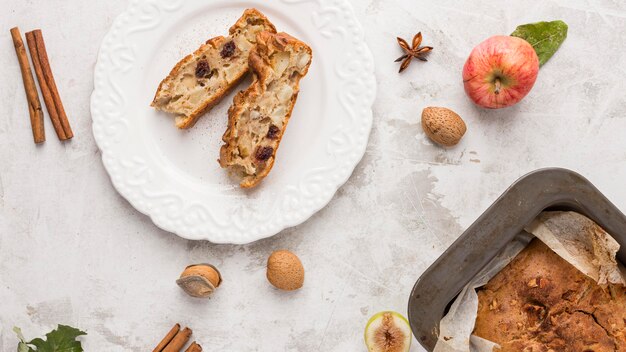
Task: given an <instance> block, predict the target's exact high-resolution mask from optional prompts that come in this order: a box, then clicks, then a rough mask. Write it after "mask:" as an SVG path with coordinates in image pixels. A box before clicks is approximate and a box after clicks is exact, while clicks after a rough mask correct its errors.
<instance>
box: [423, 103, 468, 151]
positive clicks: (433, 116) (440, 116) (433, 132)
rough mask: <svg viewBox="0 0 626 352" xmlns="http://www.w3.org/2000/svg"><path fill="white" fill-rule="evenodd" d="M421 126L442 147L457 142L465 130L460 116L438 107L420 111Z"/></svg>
mask: <svg viewBox="0 0 626 352" xmlns="http://www.w3.org/2000/svg"><path fill="white" fill-rule="evenodd" d="M422 128H423V129H424V132H425V133H426V135H427V136H428V138H430V139H431V140H432V141H433V142H435V143H437V144H439V145H442V146H444V147H451V146H453V145H456V144H457V143H459V141H460V140H461V138H462V137H463V135H464V134H465V131H467V127H466V126H465V122H464V121H463V119H462V118H461V116H459V115H458V114H457V113H456V112H454V111H452V110H450V109H447V108H440V107H427V108H425V109H424V110H423V111H422Z"/></svg>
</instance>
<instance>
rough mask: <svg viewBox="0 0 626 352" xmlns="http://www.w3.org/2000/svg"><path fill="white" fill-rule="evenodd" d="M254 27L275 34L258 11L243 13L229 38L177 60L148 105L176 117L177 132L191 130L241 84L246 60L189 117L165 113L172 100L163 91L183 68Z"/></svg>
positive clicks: (244, 74)
mask: <svg viewBox="0 0 626 352" xmlns="http://www.w3.org/2000/svg"><path fill="white" fill-rule="evenodd" d="M257 24H258V25H261V26H263V27H264V28H265V30H267V31H270V32H274V33H275V32H276V28H275V27H274V25H273V24H272V23H271V22H270V21H269V20H268V19H267V18H266V17H265V15H263V14H262V13H261V12H260V11H258V10H256V9H247V10H245V11H244V13H243V15H242V16H241V17H240V18H239V19H238V20H237V22H236V23H235V24H234V25H233V26H232V27H230V29H229V35H230V37H229V38H226V37H223V36H218V37H214V38H212V39H209V40H207V41H206V43H205V44H203V45H201V46H200V47H199V48H198V49H197V50H196V51H194V52H193V53H192V54H190V55H187V56H185V57H184V58H183V59H182V60H180V61H179V62H178V63H177V64H176V65H175V66H174V68H172V70H171V71H170V73H169V74H168V75H167V77H165V79H163V80H162V81H161V83H160V84H159V87H158V88H157V91H156V94H155V96H154V98H153V100H152V103H151V104H150V105H151V106H152V107H154V108H156V109H158V110H163V111H166V112H170V113H176V115H177V116H176V126H177V127H178V128H182V129H185V128H190V127H192V126H193V125H194V124H195V123H196V121H197V120H198V118H199V117H200V116H202V115H203V114H204V113H205V112H207V111H208V110H210V109H211V108H212V107H214V106H215V105H217V104H218V103H219V102H220V101H221V100H222V99H223V98H224V96H226V95H227V94H228V93H230V91H232V89H234V88H235V87H236V86H237V84H239V82H241V80H242V79H243V78H244V77H245V76H246V74H247V72H248V66H247V60H244V62H242V67H241V69H240V70H239V71H238V72H236V74H235V75H234V76H233V77H231V81H229V82H228V84H225V85H220V86H219V87H218V88H217V89H216V90H215V91H214V92H213V93H212V94H211V95H210V96H209V97H208V98H207V99H205V100H203V101H202V102H201V103H200V104H198V105H197V107H196V108H195V109H194V110H193V111H192V112H189V113H177V112H175V111H172V109H168V108H166V107H165V106H164V105H166V104H167V103H168V102H169V99H171V97H169V96H167V93H166V91H167V90H168V89H167V88H166V87H167V86H169V85H170V84H171V83H172V82H175V81H176V80H177V79H178V78H179V76H180V74H181V71H182V70H183V68H184V67H186V66H187V65H189V64H191V63H192V62H193V61H194V60H196V59H197V58H198V57H201V56H202V55H204V54H205V53H207V52H208V51H211V50H213V51H216V50H219V48H221V47H222V46H223V45H224V44H225V42H226V41H228V40H230V38H233V37H234V36H237V35H239V34H240V32H241V31H243V30H245V29H246V28H247V26H248V25H257ZM216 68H219V67H216Z"/></svg>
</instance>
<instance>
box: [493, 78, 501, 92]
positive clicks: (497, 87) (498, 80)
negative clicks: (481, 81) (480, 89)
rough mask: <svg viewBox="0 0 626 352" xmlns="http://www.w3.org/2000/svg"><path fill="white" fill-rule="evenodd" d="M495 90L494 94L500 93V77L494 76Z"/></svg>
mask: <svg viewBox="0 0 626 352" xmlns="http://www.w3.org/2000/svg"><path fill="white" fill-rule="evenodd" d="M495 83H496V90H495V91H494V93H495V94H500V78H499V77H496V82H495Z"/></svg>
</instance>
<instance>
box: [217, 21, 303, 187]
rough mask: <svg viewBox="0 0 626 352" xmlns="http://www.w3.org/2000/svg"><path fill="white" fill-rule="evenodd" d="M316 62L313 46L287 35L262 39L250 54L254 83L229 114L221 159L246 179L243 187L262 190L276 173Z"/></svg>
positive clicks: (262, 36)
mask: <svg viewBox="0 0 626 352" xmlns="http://www.w3.org/2000/svg"><path fill="white" fill-rule="evenodd" d="M311 58H312V51H311V48H309V46H307V45H306V44H305V43H303V42H301V41H299V40H297V39H295V38H293V37H291V36H289V35H288V34H286V33H278V34H274V33H270V32H261V33H259V35H258V36H257V45H256V48H255V49H254V50H252V51H251V52H250V68H251V69H252V72H253V74H254V75H253V81H252V84H251V85H250V87H249V88H248V89H246V90H245V91H241V92H239V93H238V94H237V95H236V96H235V98H234V102H233V105H232V106H231V107H230V109H229V111H228V128H227V129H226V132H225V133H224V136H223V137H222V140H223V141H224V143H225V144H224V145H223V146H222V148H221V150H220V159H219V163H220V165H221V166H222V167H223V168H228V169H230V170H232V171H234V172H236V173H238V174H240V175H241V176H242V178H243V179H242V181H241V183H240V186H241V187H243V188H249V187H254V186H256V185H257V184H258V183H259V182H261V180H263V178H264V177H265V176H267V174H268V173H269V172H270V170H271V169H272V166H273V165H274V159H275V157H276V151H277V149H278V145H279V144H280V140H281V139H282V137H283V133H284V132H285V128H286V127H287V123H288V122H289V118H290V116H291V112H292V110H293V107H294V104H295V103H296V98H297V97H298V91H299V82H300V79H301V78H302V77H304V76H305V75H306V74H307V72H308V70H309V66H310V64H311Z"/></svg>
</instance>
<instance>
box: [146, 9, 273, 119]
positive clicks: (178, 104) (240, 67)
mask: <svg viewBox="0 0 626 352" xmlns="http://www.w3.org/2000/svg"><path fill="white" fill-rule="evenodd" d="M262 31H268V32H273V33H276V28H274V25H273V24H272V23H271V22H270V21H269V20H268V19H267V18H266V17H265V16H264V15H263V14H262V13H261V12H259V11H258V10H256V9H247V10H245V11H244V13H243V15H242V16H241V18H239V20H238V21H237V23H235V24H234V25H233V26H232V27H231V28H230V30H229V33H230V35H229V36H228V37H222V36H219V37H215V38H213V39H209V40H208V41H207V42H206V44H203V45H202V46H201V47H200V48H198V50H196V51H195V52H194V53H193V54H191V55H188V56H187V57H185V58H184V59H182V60H181V61H180V62H179V63H178V64H176V66H174V68H173V69H172V71H171V72H170V74H169V75H168V76H167V77H166V78H165V79H164V80H163V81H162V82H161V84H160V85H159V88H158V90H157V92H156V95H155V97H154V100H153V101H152V104H151V105H152V106H153V107H154V108H156V109H157V110H162V111H165V112H168V113H171V114H174V115H175V116H176V126H178V127H179V128H190V127H192V126H193V125H194V123H195V122H196V121H197V120H198V118H199V117H200V116H201V115H202V114H203V113H205V112H206V111H208V110H209V109H211V108H212V107H213V106H215V105H216V104H217V103H219V101H220V100H221V99H222V98H223V97H224V96H226V95H227V94H228V92H229V91H230V90H232V89H233V88H234V87H235V86H236V85H237V84H238V83H239V82H240V81H241V80H242V79H243V78H244V77H245V75H246V74H247V72H248V56H249V52H250V50H251V49H252V48H253V47H254V45H255V43H256V36H257V34H258V33H260V32H262Z"/></svg>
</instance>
